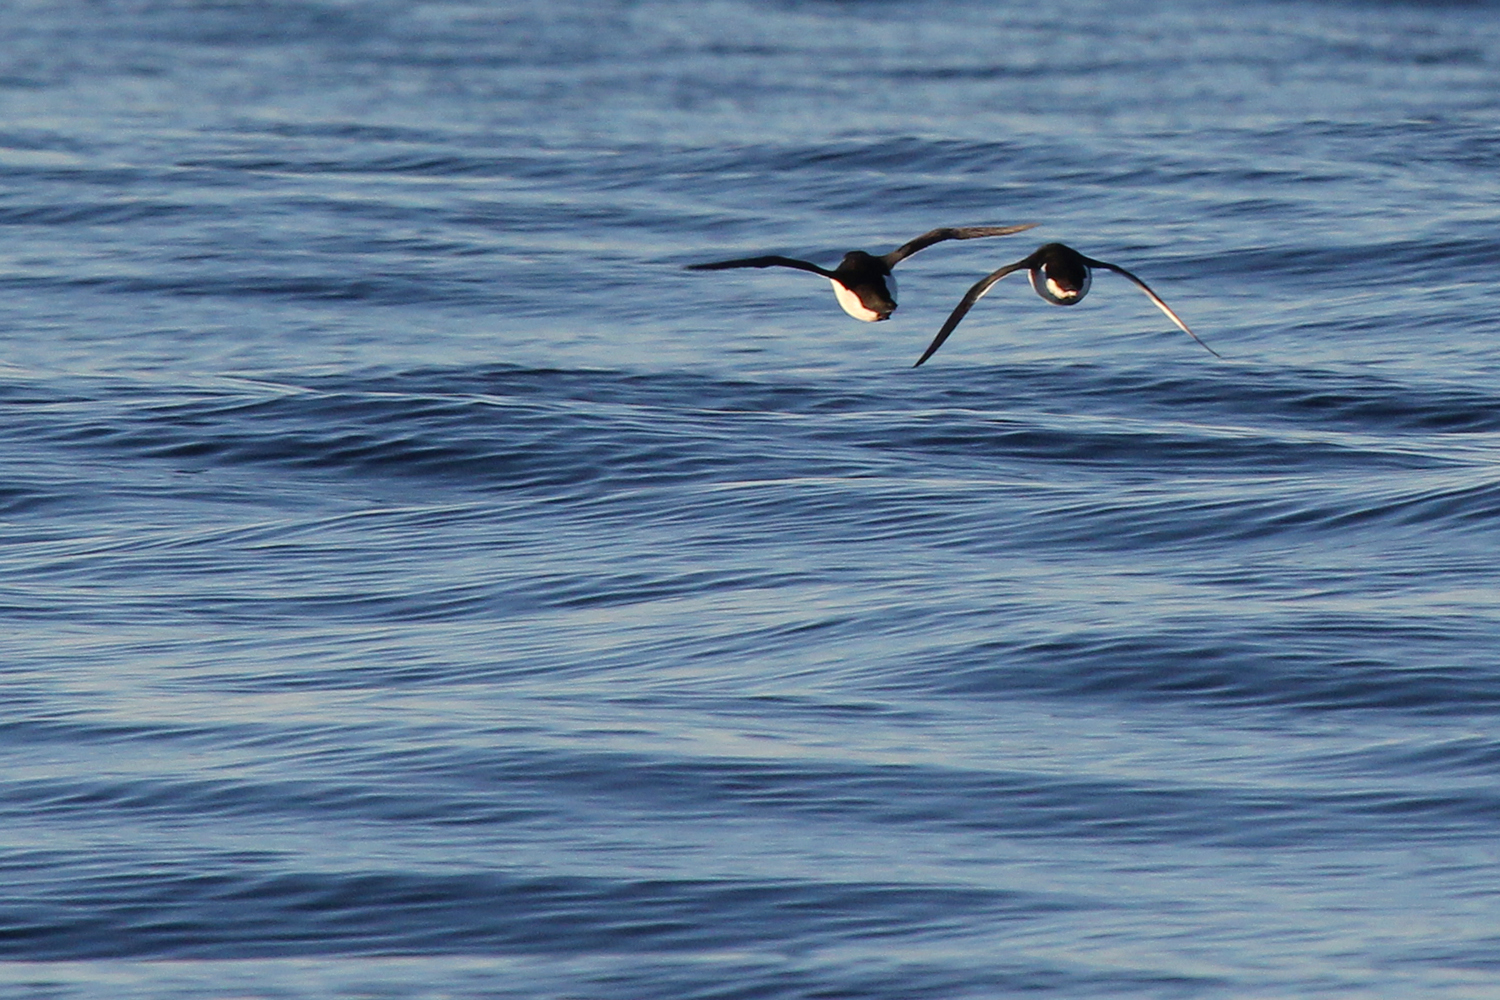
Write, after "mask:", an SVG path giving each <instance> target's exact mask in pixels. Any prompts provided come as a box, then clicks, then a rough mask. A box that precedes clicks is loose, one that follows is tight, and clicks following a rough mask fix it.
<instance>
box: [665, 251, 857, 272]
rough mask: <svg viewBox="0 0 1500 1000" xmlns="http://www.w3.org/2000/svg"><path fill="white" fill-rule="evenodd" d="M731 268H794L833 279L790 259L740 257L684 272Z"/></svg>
mask: <svg viewBox="0 0 1500 1000" xmlns="http://www.w3.org/2000/svg"><path fill="white" fill-rule="evenodd" d="M731 267H795V268H796V269H797V270H799V271H811V272H812V273H813V274H821V275H822V276H823V277H825V278H831V277H833V272H832V271H829V270H828V269H826V268H822V267H819V266H818V265H816V264H813V263H811V262H809V261H805V260H797V259H795V258H792V257H777V256H774V255H773V256H767V257H742V258H740V259H739V260H719V261H714V262H713V263H711V264H689V265H688V266H687V267H686V268H684V270H687V271H723V270H726V269H728V268H731Z"/></svg>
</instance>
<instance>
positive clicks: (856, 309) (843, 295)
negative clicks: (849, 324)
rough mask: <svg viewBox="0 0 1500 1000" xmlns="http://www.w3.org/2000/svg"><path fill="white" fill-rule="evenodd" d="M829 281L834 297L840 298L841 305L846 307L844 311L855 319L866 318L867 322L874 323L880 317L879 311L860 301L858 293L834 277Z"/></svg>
mask: <svg viewBox="0 0 1500 1000" xmlns="http://www.w3.org/2000/svg"><path fill="white" fill-rule="evenodd" d="M828 283H829V284H830V285H832V286H833V294H834V297H835V298H837V299H838V300H839V305H841V306H843V307H844V312H846V313H848V314H849V315H850V316H853V317H854V318H855V319H860V320H864V321H865V322H866V323H873V322H875V321H876V320H878V319H879V318H880V314H879V313H878V312H875V311H874V310H873V309H869V308H867V307H866V306H865V304H864V303H863V302H861V301H859V296H858V295H855V294H854V293H853V292H851V291H849V289H847V288H845V287H844V286H843V285H841V284H839V283H838V282H837V281H834V280H833V279H832V278H829V279H828Z"/></svg>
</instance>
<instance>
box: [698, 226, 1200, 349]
mask: <svg viewBox="0 0 1500 1000" xmlns="http://www.w3.org/2000/svg"><path fill="white" fill-rule="evenodd" d="M1035 226H1036V223H1034V222H1033V223H1027V224H1025V225H1020V226H964V227H960V228H951V227H948V228H942V229H934V230H932V231H931V232H927V233H923V234H922V235H921V236H918V237H917V238H916V239H914V240H911V241H909V242H907V243H903V244H901V245H900V246H899V247H897V248H896V249H894V250H892V251H891V252H890V253H888V254H884V255H882V256H878V257H877V256H876V255H874V254H869V253H865V252H864V251H863V250H851V251H850V252H848V253H846V254H844V259H843V261H841V262H840V263H839V266H838V267H836V268H834V269H833V270H831V271H830V270H828V269H827V268H825V267H819V266H818V265H817V264H814V263H811V262H810V261H805V260H797V259H795V258H793V257H780V256H776V255H768V256H765V257H743V258H740V259H738V260H720V261H714V262H713V263H710V264H689V265H688V267H687V269H688V270H689V271H723V270H726V269H728V268H734V267H791V268H796V269H797V270H799V271H811V272H812V273H813V274H821V275H822V276H823V277H825V278H827V279H828V280H829V281H830V282H832V283H833V294H834V295H835V296H836V297H837V298H838V300H839V305H841V306H843V307H844V312H846V313H848V314H849V315H850V316H853V317H854V318H855V319H860V320H864V321H865V322H867V323H875V322H878V321H879V320H883V319H889V318H890V315H891V313H893V312H895V310H896V277H895V275H893V274H892V273H891V269H892V268H894V267H895V266H896V265H897V264H899V263H901V262H902V261H903V260H905V259H906V258H908V257H910V256H911V255H912V254H914V253H916V252H917V251H919V250H925V249H927V248H928V247H930V246H932V245H933V244H934V243H941V242H943V241H944V240H974V239H979V238H981V237H986V236H1009V235H1010V234H1011V233H1020V232H1024V231H1025V230H1027V229H1032V228H1035ZM1096 267H1102V268H1104V269H1106V270H1109V271H1113V272H1115V273H1116V274H1118V275H1121V276H1122V277H1125V278H1127V279H1129V280H1130V281H1132V282H1134V283H1135V285H1136V287H1138V288H1139V289H1140V290H1141V291H1143V292H1145V293H1146V296H1147V298H1149V299H1150V300H1151V301H1152V302H1154V303H1156V307H1157V308H1158V309H1160V310H1161V311H1162V312H1164V313H1166V314H1167V318H1168V319H1170V320H1171V321H1172V322H1173V323H1176V324H1177V326H1178V328H1179V329H1181V330H1182V332H1183V333H1186V334H1187V335H1188V336H1189V337H1192V338H1193V339H1194V340H1197V341H1198V343H1199V344H1202V345H1203V347H1204V348H1205V349H1206V350H1207V351H1208V352H1209V353H1210V354H1212V355H1213V356H1214V357H1216V358H1217V357H1222V355H1220V354H1219V352H1218V351H1216V350H1214V349H1213V348H1212V347H1209V346H1208V345H1207V344H1204V343H1203V341H1202V340H1200V339H1199V337H1198V335H1197V334H1196V333H1194V332H1193V331H1192V330H1189V329H1188V327H1187V324H1186V323H1184V322H1183V321H1182V320H1181V319H1179V318H1178V316H1177V314H1176V313H1174V312H1173V311H1172V310H1171V308H1170V307H1169V306H1168V305H1167V304H1166V303H1165V302H1163V301H1162V300H1161V297H1160V296H1158V295H1157V294H1156V293H1155V292H1153V291H1152V290H1151V288H1150V287H1149V286H1148V285H1147V284H1146V283H1145V282H1144V281H1142V280H1141V279H1140V278H1137V277H1136V276H1135V275H1133V274H1131V273H1130V272H1129V271H1127V270H1125V269H1124V268H1123V267H1120V266H1119V265H1117V264H1110V263H1108V262H1106V261H1102V260H1095V259H1094V258H1092V257H1085V256H1084V255H1083V254H1081V253H1079V252H1078V251H1077V250H1074V249H1073V248H1072V247H1069V246H1064V245H1063V244H1061V243H1046V244H1043V245H1042V246H1040V247H1038V248H1037V250H1036V252H1035V253H1032V254H1030V255H1028V256H1026V257H1022V258H1021V259H1020V260H1018V261H1016V262H1015V263H1014V264H1007V265H1005V266H1004V267H1002V268H1000V269H999V270H998V271H992V272H990V273H989V274H988V275H986V276H985V277H983V278H981V279H980V280H979V281H977V282H975V283H974V286H973V287H972V288H970V289H969V290H968V292H967V293H966V294H965V295H964V297H963V299H962V300H961V301H960V302H959V303H958V305H957V306H955V307H954V309H953V312H951V313H950V314H949V315H948V320H947V322H945V323H944V324H943V328H942V329H941V330H939V331H938V333H937V336H936V337H934V338H933V340H932V343H931V344H929V345H928V346H927V350H926V351H924V352H923V353H922V356H921V357H920V358H918V359H917V365H921V364H922V362H924V361H926V360H927V359H928V358H930V357H932V356H933V354H935V353H936V352H937V349H938V348H939V347H942V346H943V342H944V341H945V340H947V339H948V337H949V335H950V334H952V333H953V331H954V329H955V328H956V327H957V326H958V324H959V322H960V321H961V320H962V319H963V318H964V316H965V315H966V314H967V313H968V312H969V310H970V309H972V308H974V303H976V302H978V301H979V300H980V298H982V297H983V296H984V293H985V292H988V291H989V290H990V288H991V287H993V286H994V284H995V282H997V281H999V280H1000V279H1001V278H1003V277H1005V276H1006V275H1007V274H1010V273H1011V272H1013V271H1020V270H1022V269H1024V270H1025V271H1026V272H1027V277H1028V278H1030V280H1031V287H1032V288H1033V289H1034V290H1035V291H1036V293H1037V294H1038V295H1040V296H1041V297H1042V298H1043V299H1046V300H1047V301H1048V302H1051V303H1052V304H1053V305H1058V306H1071V305H1075V304H1077V303H1078V302H1080V301H1082V299H1083V297H1084V296H1085V295H1087V294H1088V291H1089V285H1090V284H1092V283H1093V268H1096ZM913 367H916V366H913Z"/></svg>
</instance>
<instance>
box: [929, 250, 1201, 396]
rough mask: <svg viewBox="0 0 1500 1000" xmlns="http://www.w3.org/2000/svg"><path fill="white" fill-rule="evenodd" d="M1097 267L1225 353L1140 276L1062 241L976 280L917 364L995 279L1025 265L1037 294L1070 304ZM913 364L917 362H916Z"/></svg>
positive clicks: (1086, 287) (1083, 292) (1083, 290)
mask: <svg viewBox="0 0 1500 1000" xmlns="http://www.w3.org/2000/svg"><path fill="white" fill-rule="evenodd" d="M1096 267H1102V268H1104V269H1105V270H1108V271H1113V272H1115V273H1116V274H1118V275H1121V276H1122V277H1124V278H1127V279H1128V280H1130V281H1132V282H1134V283H1135V285H1136V287H1137V288H1139V289H1140V290H1141V291H1143V292H1145V293H1146V297H1147V298H1149V299H1150V300H1151V301H1152V302H1154V303H1156V308H1158V309H1160V310H1161V311H1162V312H1164V313H1166V314H1167V318H1168V319H1170V320H1171V321H1172V322H1173V323H1176V324H1177V327H1178V329H1180V330H1182V332H1183V333H1185V334H1187V335H1188V336H1189V337H1192V338H1193V339H1194V340H1197V341H1198V343H1199V344H1202V345H1203V347H1204V348H1205V349H1206V350H1207V351H1208V353H1210V354H1212V355H1213V356H1214V357H1216V358H1219V357H1223V355H1221V354H1220V353H1219V352H1218V351H1216V350H1214V349H1213V348H1212V347H1209V346H1208V345H1207V344H1204V343H1203V341H1202V340H1200V339H1199V337H1198V335H1197V334H1196V333H1194V332H1193V331H1192V330H1189V329H1188V327H1187V324H1186V323H1184V322H1183V321H1182V320H1181V319H1180V318H1179V317H1178V315H1177V314H1176V313H1174V312H1173V311H1172V309H1171V307H1169V306H1168V305H1167V304H1166V303H1165V302H1163V301H1162V300H1161V297H1160V296H1159V295H1157V294H1156V293H1155V292H1153V291H1152V290H1151V288H1150V286H1148V285H1147V284H1146V283H1145V282H1144V281H1142V280H1141V279H1140V278H1137V277H1136V276H1135V275H1133V274H1131V273H1130V272H1129V271H1127V270H1125V269H1124V268H1123V267H1120V266H1119V265H1118V264H1110V263H1108V262H1106V261H1102V260H1095V259H1094V258H1092V257H1085V256H1084V255H1083V254H1081V253H1079V252H1078V251H1077V250H1074V249H1073V248H1072V247H1069V246H1064V245H1063V244H1061V243H1047V244H1044V245H1043V246H1040V247H1038V248H1037V250H1036V252H1035V253H1033V254H1031V255H1030V256H1029V257H1023V258H1021V259H1020V260H1018V261H1016V262H1015V263H1014V264H1007V265H1005V266H1004V267H1002V268H1001V269H1000V270H998V271H992V272H991V273H990V274H988V275H986V276H985V277H983V278H981V279H980V280H979V281H977V282H975V283H974V287H973V288H970V289H969V290H968V292H967V293H965V295H964V297H963V299H962V300H961V301H960V302H959V303H958V305H957V306H955V307H954V309H953V312H951V313H949V314H948V321H947V322H945V323H944V324H943V328H942V329H941V330H939V331H938V333H937V336H936V337H934V338H933V339H932V343H931V344H928V345H927V350H926V351H923V352H922V356H921V357H920V358H918V359H917V365H920V364H921V363H922V362H924V361H926V360H927V359H928V358H930V357H932V356H933V355H934V354H935V353H937V349H938V348H939V347H942V346H943V341H945V340H947V339H948V336H949V334H951V333H952V332H953V330H954V328H955V327H957V326H958V324H959V321H960V320H962V319H963V318H964V316H965V315H967V314H968V312H969V310H970V309H972V308H974V303H976V302H978V301H979V300H980V299H981V298H982V297H983V296H984V293H985V292H987V291H989V290H990V288H991V287H992V286H993V285H994V284H995V282H997V281H999V280H1000V279H1001V278H1003V277H1005V276H1006V275H1007V274H1010V273H1011V272H1012V271H1020V270H1022V269H1024V270H1025V271H1026V276H1027V277H1028V278H1030V279H1031V287H1032V288H1033V289H1034V290H1035V291H1036V293H1037V294H1038V295H1040V296H1041V297H1042V298H1044V299H1046V300H1047V301H1048V302H1051V303H1052V304H1053V305H1058V306H1071V305H1076V304H1077V303H1079V302H1081V301H1082V300H1083V297H1084V296H1085V295H1087V294H1088V293H1089V285H1091V284H1092V283H1093V280H1094V275H1093V270H1092V269H1093V268H1096ZM913 367H916V366H915V365H914V366H913Z"/></svg>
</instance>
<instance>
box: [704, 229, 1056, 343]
mask: <svg viewBox="0 0 1500 1000" xmlns="http://www.w3.org/2000/svg"><path fill="white" fill-rule="evenodd" d="M1035 226H1036V223H1034V222H1028V223H1026V224H1025V225H1021V226H966V227H962V228H956V229H955V228H944V229H934V230H932V231H931V232H929V233H923V234H922V235H921V236H918V237H917V238H916V239H914V240H912V241H910V242H909V243H903V244H901V245H900V246H899V247H897V248H896V249H894V250H892V251H891V252H890V253H888V254H885V255H884V256H880V257H877V256H875V255H874V254H868V253H865V252H864V251H863V250H851V251H849V252H848V253H846V254H844V259H843V260H842V261H840V262H839V266H838V267H836V268H834V269H833V270H831V271H830V270H828V269H827V268H825V267H819V266H818V265H817V264H813V263H811V262H809V261H805V260H796V259H794V258H792V257H778V256H774V255H773V256H766V257H744V258H741V259H739V260H720V261H715V262H713V263H711V264H689V265H688V266H687V268H686V270H689V271H723V270H727V269H729V268H732V267H793V268H796V269H797V270H799V271H811V272H812V273H813V274H821V275H822V276H823V277H825V278H827V279H828V280H829V281H830V282H831V283H832V284H833V294H834V295H835V296H836V297H837V298H838V300H839V305H840V306H842V307H843V308H844V312H846V313H848V314H849V315H850V316H853V317H854V318H855V319H859V320H864V321H865V322H866V323H875V322H878V321H880V320H883V319H890V316H891V313H893V312H895V311H896V278H895V275H893V274H891V268H893V267H895V266H896V265H897V264H899V263H901V262H902V261H903V260H905V259H906V258H908V257H910V256H911V255H912V254H914V253H916V252H917V251H918V250H925V249H927V248H928V247H930V246H932V245H933V244H934V243H941V242H943V241H944V240H975V239H979V238H980V237H983V236H1008V235H1010V234H1011V233H1019V232H1022V231H1024V230H1027V229H1031V228H1033V227H1035Z"/></svg>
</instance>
